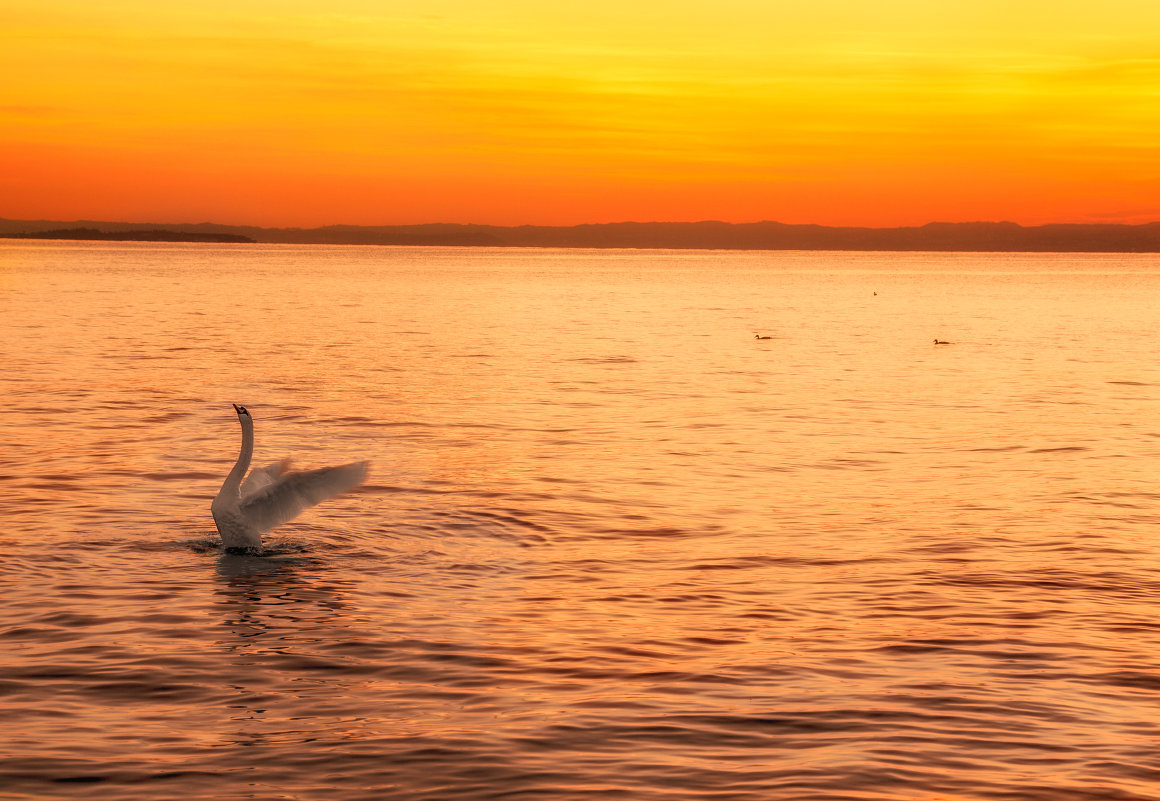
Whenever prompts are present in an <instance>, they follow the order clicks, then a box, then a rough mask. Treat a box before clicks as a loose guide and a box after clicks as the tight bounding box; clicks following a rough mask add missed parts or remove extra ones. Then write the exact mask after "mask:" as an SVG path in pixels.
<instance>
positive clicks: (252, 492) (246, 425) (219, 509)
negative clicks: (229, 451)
mask: <svg viewBox="0 0 1160 801" xmlns="http://www.w3.org/2000/svg"><path fill="white" fill-rule="evenodd" d="M233 407H234V411H235V412H237V415H238V422H239V423H241V426H242V451H241V453H239V454H238V461H237V463H236V464H235V465H234V467H233V469H232V470H230V473H229V475H228V476H226V480H225V483H224V484H222V488H221V489H220V490H219V491H218V494H217V497H216V498H214V499H213V503H211V504H210V507H209V509H210V512H211V513H212V514H213V522H214V523H215V524H216V525H217V530H218V534H220V535H221V538H222V545H224V546H225V547H226V548H227V549H229V548H244V549H257V548H261V547H262V534H264V533H265V532H267V531H269V530H270V529H272V528H274V526H280V525H282V524H283V523H285V522H288V521H290V520H293V519H294V518H295V517H297V516H298V514H299V513H300V512H301V511H302V510H304V509H308V508H310V507H311V506H314V505H315V504H318V503H322V502H323V501H325V500H326V499H327V498H333V497H334V496H335V495H338V494H340V493H343V492H346V491H347V490H350V489H354V488H355V487H357V486H358V485H359V484H361V483H362V482H363V481H364V480H365V479H366V477H367V468H368V463H367V462H353V463H351V464H344V465H339V466H338V467H322V468H319V469H317V470H305V471H302V472H290V460H289V459H283V460H282V461H280V462H275V463H274V464H271V465H267V466H266V467H256V468H254V469H253V470H252V471H250V475H249V476H247V477H246V480H245V481H242V476H244V475H245V474H246V469H247V468H248V467H249V466H250V459H251V457H253V455H254V418H253V417H251V416H250V413H249V411H247V410H246V407H245V406H238V405H237V404H236V403H235V404H233Z"/></svg>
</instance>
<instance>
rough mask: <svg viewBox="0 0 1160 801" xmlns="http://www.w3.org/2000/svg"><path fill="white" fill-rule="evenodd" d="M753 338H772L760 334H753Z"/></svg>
mask: <svg viewBox="0 0 1160 801" xmlns="http://www.w3.org/2000/svg"><path fill="white" fill-rule="evenodd" d="M753 338H754V339H773V337H763V336H762V335H761V334H754V335H753Z"/></svg>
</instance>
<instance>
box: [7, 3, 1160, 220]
mask: <svg viewBox="0 0 1160 801" xmlns="http://www.w3.org/2000/svg"><path fill="white" fill-rule="evenodd" d="M0 75H2V76H3V80H2V81H0V217H7V218H15V219H61V220H73V219H95V220H127V221H149V222H175V223H176V222H199V221H205V220H211V221H215V222H222V223H233V224H258V225H266V226H317V225H327V224H333V223H352V224H365V225H373V224H396V223H419V222H461V223H492V224H502V225H512V224H521V223H535V224H573V223H583V222H610V221H619V220H703V219H719V220H727V221H734V222H745V221H754V220H779V221H782V222H788V223H805V222H813V223H821V224H828V225H870V226H890V225H911V224H922V223H925V222H929V221H933V220H942V221H959V220H1013V221H1016V222H1020V223H1024V224H1036V223H1043V222H1100V221H1112V222H1145V221H1151V220H1160V3H1157V2H1156V0H1107V2H1100V3H1096V2H1091V0H1083V1H1082V2H1080V0H1050V1H1048V0H942V1H941V2H932V0H877V1H876V2H869V0H810V2H800V0H795V2H781V1H780V0H712V1H711V2H710V0H664V2H661V1H660V0H585V1H584V2H567V3H548V2H544V0H488V1H487V2H484V0H389V1H388V0H377V1H372V0H326V2H322V0H278V2H274V1H273V0H231V1H230V2H225V1H224V0H197V1H196V2H193V0H171V1H170V2H158V0H140V1H139V2H137V1H134V2H127V1H126V0H110V2H106V3H94V2H92V0H84V2H79V1H78V2H73V0H67V1H66V0H6V2H4V3H3V5H2V6H0Z"/></svg>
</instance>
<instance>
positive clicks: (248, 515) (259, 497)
mask: <svg viewBox="0 0 1160 801" xmlns="http://www.w3.org/2000/svg"><path fill="white" fill-rule="evenodd" d="M367 467H368V465H367V463H366V462H354V463H353V464H344V465H340V466H338V467H323V468H319V469H318V470H306V471H304V472H301V473H286V474H284V475H282V476H281V477H279V478H278V480H277V481H275V482H274V483H273V484H270V485H269V486H268V487H265V488H263V489H260V490H258V491H257V492H256V493H254V494H253V495H250V496H248V497H245V498H243V499H242V502H241V506H240V511H241V513H242V516H243V517H244V518H245V519H246V522H247V523H248V524H250V525H251V526H253V527H254V528H255V529H257V530H258V531H260V532H263V533H264V532H266V531H269V530H270V529H272V528H274V526H279V525H281V524H283V523H285V522H287V521H289V520H293V519H294V518H295V517H297V516H298V514H299V512H301V511H302V510H303V509H308V508H310V507H311V506H314V505H315V504H317V503H322V502H323V501H325V500H326V499H327V498H333V497H334V496H335V495H338V494H340V493H343V492H346V491H347V490H350V489H354V488H355V487H357V486H358V485H359V484H361V483H362V482H363V480H364V479H365V478H366V477H367Z"/></svg>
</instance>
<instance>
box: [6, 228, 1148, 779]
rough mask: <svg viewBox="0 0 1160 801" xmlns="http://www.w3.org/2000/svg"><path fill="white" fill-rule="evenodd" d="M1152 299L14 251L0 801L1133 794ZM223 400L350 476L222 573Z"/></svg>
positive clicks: (985, 284)
mask: <svg viewBox="0 0 1160 801" xmlns="http://www.w3.org/2000/svg"><path fill="white" fill-rule="evenodd" d="M1158 310H1160V258H1158V257H1157V256H1155V255H1091V254H1084V255H1053V254H922V253H906V254H897V253H873V254H870V253H796V252H715V251H567V250H504V249H497V250H486V249H421V248H414V249H410V248H359V247H324V246H307V247H296V246H264V245H248V246H232V245H169V244H167V245H155V244H136V243H125V244H109V243H48V242H37V243H27V242H25V243H20V242H13V241H8V242H0V337H2V347H0V366H2V369H0V392H2V397H3V399H4V403H3V405H2V407H0V426H2V428H0V431H2V433H0V515H2V518H3V521H4V523H3V529H2V533H0V547H2V548H3V558H2V559H0V597H2V600H3V603H2V604H0V798H4V799H8V798H21V799H23V798H37V799H57V798H100V799H142V800H144V799H159V798H178V797H180V798H183V799H328V800H332V799H337V800H339V801H347V800H348V799H366V800H367V801H371V800H372V799H406V800H407V801H410V800H411V799H415V800H423V801H428V800H429V801H436V800H438V801H443V800H444V799H446V800H449V801H454V800H455V799H535V800H536V801H539V800H540V799H544V800H546V801H556V800H557V799H561V800H566V801H572V800H573V799H629V800H631V801H638V800H639V801H653V799H716V800H718V801H725V800H727V801H751V800H752V801H768V800H770V799H923V800H927V801H935V800H936V799H938V800H939V801H962V800H963V799H1004V801H1011V800H1012V799H1065V801H1080V800H1081V799H1082V800H1086V799H1092V800H1095V799H1119V800H1120V801H1128V800H1132V799H1160V361H1158V359H1157V350H1158V347H1157V346H1158V344H1160V338H1158V335H1157V323H1156V320H1157V319H1160V318H1158V317H1157V314H1158ZM755 334H760V335H762V336H768V337H770V338H769V339H760V340H759V339H755ZM935 338H938V339H943V340H949V341H950V342H951V343H952V344H948V345H934V344H933V341H934V340H935ZM231 403H240V404H245V405H246V406H248V407H249V409H250V411H251V412H252V413H253V416H254V419H255V424H256V430H257V450H256V456H255V458H256V463H258V464H265V463H268V462H272V461H274V460H276V459H278V458H281V457H283V456H288V455H289V456H293V457H294V458H295V460H296V463H297V464H299V465H301V466H303V467H314V466H321V465H327V464H339V463H342V462H348V461H353V460H356V459H364V458H365V459H369V460H370V461H371V462H372V473H371V477H370V479H369V480H368V482H367V483H366V484H365V485H364V486H363V487H361V488H360V489H358V490H357V491H355V492H353V493H351V494H348V495H344V496H342V497H339V498H336V499H333V500H330V501H328V502H326V503H325V504H323V505H321V506H318V507H316V508H315V509H312V510H310V511H308V512H306V513H305V514H303V515H302V516H301V517H300V518H298V519H297V520H296V521H294V522H292V523H289V524H287V525H285V526H283V527H281V528H279V529H276V530H275V532H273V536H272V537H270V538H269V542H268V549H267V551H266V552H265V553H264V554H262V555H249V556H245V555H233V554H227V553H223V552H222V551H221V549H220V548H218V547H217V542H218V540H217V534H216V531H215V528H214V525H213V521H212V519H211V518H210V514H209V503H210V500H211V499H212V498H213V496H214V495H215V494H216V492H217V490H218V487H219V486H220V485H221V481H222V479H223V478H224V476H225V474H226V472H228V470H229V469H230V467H231V466H232V465H233V462H234V460H235V459H236V457H237V452H238V447H239V436H240V435H239V428H238V422H237V418H236V416H235V414H234V412H233V409H232V408H231V406H230V404H231Z"/></svg>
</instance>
